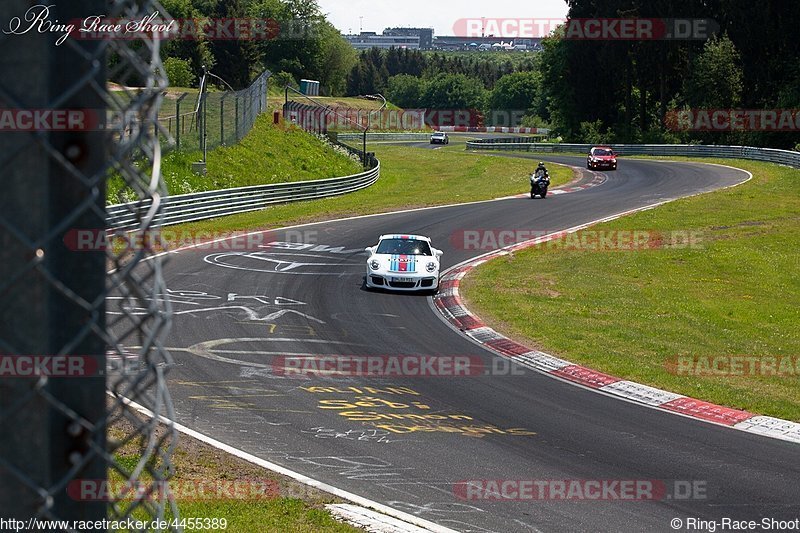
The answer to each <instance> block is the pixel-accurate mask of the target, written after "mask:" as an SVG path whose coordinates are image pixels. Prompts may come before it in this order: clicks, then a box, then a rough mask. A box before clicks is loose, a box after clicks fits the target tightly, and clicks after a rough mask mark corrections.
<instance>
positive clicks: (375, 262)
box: [369, 259, 381, 270]
mask: <svg viewBox="0 0 800 533" xmlns="http://www.w3.org/2000/svg"><path fill="white" fill-rule="evenodd" d="M369 267H370V268H371V269H372V270H378V269H379V268H380V267H381V264H380V262H379V261H378V260H377V259H373V260H372V261H370V262H369Z"/></svg>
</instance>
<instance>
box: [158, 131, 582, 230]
mask: <svg viewBox="0 0 800 533" xmlns="http://www.w3.org/2000/svg"><path fill="white" fill-rule="evenodd" d="M369 150H374V151H375V152H376V155H377V157H378V158H379V159H380V161H381V178H380V179H379V180H378V182H377V183H375V184H374V185H373V186H371V187H368V188H366V189H362V190H360V191H357V192H354V193H351V194H347V195H344V196H337V197H333V198H325V199H320V200H312V201H306V202H294V203H290V204H281V205H276V206H272V207H270V208H268V209H264V210H261V211H255V212H253V213H243V214H239V215H232V216H228V217H222V218H217V219H213V220H205V221H200V222H194V223H189V224H181V225H177V226H171V227H170V229H171V230H175V231H176V232H179V233H181V232H187V233H191V232H217V233H219V232H226V231H244V230H253V229H270V228H275V227H281V226H289V225H294V224H302V223H306V222H316V221H322V220H329V219H332V218H341V217H346V216H355V215H366V214H372V213H383V212H386V211H393V210H399V209H408V208H414V207H429V206H435V205H445V204H453V203H463V202H471V201H477V200H488V199H491V198H498V197H501V196H507V195H511V194H520V193H525V192H527V191H528V187H529V185H528V178H527V176H528V175H529V174H530V172H532V171H533V168H534V167H535V164H532V163H531V161H530V160H525V159H509V158H507V157H499V156H494V155H484V154H473V153H466V152H464V151H463V150H459V149H458V148H457V147H453V146H450V147H447V148H443V149H440V150H428V149H423V148H415V147H410V146H392V145H377V144H374V145H370V147H369ZM548 168H549V169H550V172H551V177H552V186H553V187H556V186H558V185H562V184H564V183H567V182H568V181H570V180H572V179H573V177H574V175H573V171H572V169H570V168H569V167H564V166H558V165H551V166H550V167H548Z"/></svg>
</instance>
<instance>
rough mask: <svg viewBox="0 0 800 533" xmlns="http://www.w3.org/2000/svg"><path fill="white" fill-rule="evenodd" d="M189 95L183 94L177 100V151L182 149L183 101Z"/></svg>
mask: <svg viewBox="0 0 800 533" xmlns="http://www.w3.org/2000/svg"><path fill="white" fill-rule="evenodd" d="M187 94H188V93H183V94H182V95H180V96H179V97H178V99H177V100H175V149H176V150H180V149H181V100H183V99H184V98H186V95H187Z"/></svg>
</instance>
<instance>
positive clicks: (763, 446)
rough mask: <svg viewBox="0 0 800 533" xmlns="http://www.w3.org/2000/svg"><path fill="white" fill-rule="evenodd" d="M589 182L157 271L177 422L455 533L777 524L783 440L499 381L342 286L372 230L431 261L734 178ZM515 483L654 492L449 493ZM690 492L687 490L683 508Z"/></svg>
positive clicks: (795, 460)
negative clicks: (326, 368)
mask: <svg viewBox="0 0 800 533" xmlns="http://www.w3.org/2000/svg"><path fill="white" fill-rule="evenodd" d="M539 157H541V156H539ZM548 160H549V161H555V162H562V163H568V164H573V165H581V164H582V163H583V162H584V161H585V159H583V158H580V157H568V156H563V157H549V158H548ZM607 176H608V180H607V181H606V182H605V183H604V184H603V185H601V186H597V187H594V188H590V189H587V190H583V191H580V192H575V193H571V194H563V195H557V196H551V197H548V198H547V199H545V200H539V199H537V200H530V199H528V198H511V199H506V200H500V201H490V202H483V203H475V204H469V205H461V206H453V207H444V208H436V209H426V210H419V211H413V212H406V213H395V214H386V215H380V216H372V217H365V218H357V219H352V220H343V221H334V222H325V223H320V224H316V225H311V226H305V227H302V228H296V229H288V230H281V231H276V232H272V233H270V234H269V235H267V236H265V237H264V238H263V241H262V246H261V247H259V248H255V249H254V250H245V251H241V250H233V251H229V250H224V249H222V250H209V249H203V250H198V249H189V250H183V251H180V252H179V253H176V254H172V255H170V258H169V261H168V262H167V264H166V266H165V268H164V273H165V278H166V284H167V287H169V290H170V293H171V298H172V300H173V304H172V305H173V309H174V312H175V317H174V321H173V327H172V332H171V334H170V335H169V337H168V339H167V342H166V344H167V345H168V346H169V347H170V349H171V351H172V354H173V356H174V358H175V360H176V363H177V366H176V367H175V368H174V369H173V370H172V371H171V372H170V374H169V383H170V390H171V393H172V396H173V400H174V403H175V409H176V413H177V421H178V422H180V423H182V424H184V425H186V426H189V427H191V428H193V429H195V430H197V431H199V432H201V433H203V434H206V435H208V436H211V437H214V438H216V439H218V440H221V441H223V442H225V443H227V444H230V445H232V446H235V447H237V448H239V449H241V450H244V451H246V452H249V453H251V454H254V455H256V456H258V457H261V458H264V459H267V460H270V461H273V462H275V463H278V464H280V465H283V466H285V467H287V468H290V469H292V470H295V471H298V472H301V473H303V474H306V475H308V476H310V477H313V478H316V479H318V480H321V481H324V482H327V483H330V484H332V485H334V486H337V487H340V488H342V489H345V490H348V491H351V492H353V493H356V494H359V495H362V496H365V497H368V498H371V499H373V500H375V501H378V502H381V503H384V504H386V505H389V506H392V507H394V508H396V509H398V510H401V511H405V512H408V513H411V514H414V515H417V516H420V517H422V518H425V519H427V520H430V521H433V522H436V523H438V524H441V525H444V526H447V527H451V528H453V529H456V530H459V531H520V532H526V531H672V530H673V529H672V528H671V527H670V520H671V519H673V518H676V517H678V518H682V519H686V518H689V517H693V518H698V519H706V520H709V519H711V520H720V519H722V518H723V517H729V518H733V519H752V520H760V519H761V518H763V517H774V518H782V519H790V518H791V519H794V518H797V517H798V515H799V514H800V507H799V504H798V502H799V501H800V483H798V481H799V480H800V468H798V464H800V446H798V445H796V444H792V443H788V442H782V441H777V440H771V439H768V438H765V437H760V436H756V435H751V434H747V433H743V432H739V431H735V430H732V429H728V428H724V427H720V426H715V425H711V424H708V423H704V422H701V421H696V420H692V419H688V418H685V417H681V416H677V415H672V414H669V413H665V412H660V411H656V410H653V409H649V408H647V407H643V406H641V405H636V404H632V403H628V402H625V401H621V400H619V399H614V398H611V397H608V396H605V395H602V394H598V393H596V392H592V391H588V390H586V389H583V388H580V387H577V386H574V385H571V384H568V383H565V382H562V381H558V380H555V379H553V378H550V377H547V376H544V375H541V374H538V373H536V372H534V371H531V370H528V369H522V368H514V369H513V371H511V370H512V369H509V368H508V366H507V365H506V363H505V362H504V361H503V360H500V359H499V358H498V357H497V356H495V355H493V354H491V353H489V352H487V351H485V350H483V349H482V348H480V347H478V346H476V345H475V344H473V343H472V342H470V341H468V340H467V339H466V338H464V337H463V336H462V335H460V334H459V333H458V332H456V331H454V330H452V329H451V328H450V327H449V326H448V325H447V324H445V323H444V322H443V321H442V320H440V319H439V317H437V315H436V312H435V311H434V310H433V309H432V307H431V305H430V302H429V298H428V297H427V296H424V295H410V294H391V293H384V292H367V291H365V290H364V289H363V287H362V280H363V275H364V262H365V258H366V254H365V253H364V251H363V249H364V247H365V246H370V245H373V244H375V242H376V241H377V237H378V236H379V235H380V234H383V233H419V234H424V235H428V236H430V237H431V238H432V239H433V243H434V245H435V246H436V247H439V248H441V249H443V250H444V257H443V265H444V266H445V267H447V266H451V265H454V264H456V263H458V262H460V261H462V260H465V259H467V258H469V257H473V256H475V255H478V254H479V253H481V251H480V250H479V251H476V250H469V249H465V246H463V245H462V243H463V239H461V238H460V235H462V233H461V232H463V231H465V230H494V231H499V230H524V231H542V230H547V231H558V230H562V229H565V228H568V227H572V226H575V225H577V224H581V223H585V222H589V221H592V220H595V219H598V218H601V217H605V216H608V215H613V214H615V213H618V212H622V211H625V210H629V209H633V208H637V207H642V206H645V205H649V204H652V203H655V202H658V201H662V200H667V199H671V198H676V197H681V196H685V195H689V194H695V193H699V192H706V191H712V190H715V189H718V188H720V187H724V186H729V185H734V184H736V183H739V182H741V181H743V180H745V179H746V178H747V175H746V174H745V173H744V172H741V171H737V170H734V169H730V168H724V167H720V166H709V165H701V164H694V163H664V162H654V161H645V160H625V161H623V162H622V163H621V164H620V169H619V170H618V171H616V172H609V173H607ZM526 185H527V184H525V183H521V184H520V193H524V192H525V188H526ZM298 241H302V242H303V243H304V245H298V244H297V243H298ZM272 242H292V243H294V244H293V245H292V246H286V245H271V244H269V243H272ZM315 247H319V248H317V249H316V250H315V249H313V248H315ZM601 274H602V273H598V275H601ZM292 354H310V355H325V354H336V355H382V356H394V355H426V356H434V355H436V356H469V357H472V358H477V359H473V361H476V360H479V361H481V362H482V363H483V364H484V365H485V366H486V368H489V369H493V371H492V372H489V373H488V375H486V374H484V375H480V376H450V377H380V378H378V377H355V376H353V377H346V378H345V377H338V376H337V377H321V376H313V377H305V378H301V377H286V376H283V375H281V373H280V367H281V364H282V363H281V361H282V359H281V356H283V355H292ZM431 415H433V416H431ZM533 479H536V480H640V481H643V480H653V483H654V487H656V489H657V492H658V490H660V489H659V488H660V487H664V488H665V490H666V491H667V494H665V495H660V494H656V495H655V499H654V500H648V501H620V500H615V499H603V500H601V501H594V500H592V501H563V500H559V499H547V500H538V499H522V500H514V501H491V500H486V499H480V498H475V497H473V495H472V493H470V494H469V497H468V498H464V496H466V495H467V494H466V493H465V492H464V491H463V490H461V489H460V488H459V487H461V488H463V486H462V485H458V484H457V483H458V482H459V481H464V480H533ZM691 484H694V485H693V486H694V487H695V489H698V490H699V491H700V492H698V490H695V492H694V494H693V495H692V497H691V498H683V497H682V496H684V495H685V494H684V492H685V491H682V489H683V488H685V487H686V486H687V485H691ZM583 486H584V487H585V485H583ZM681 530H684V529H681Z"/></svg>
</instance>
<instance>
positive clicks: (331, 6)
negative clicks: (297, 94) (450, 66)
mask: <svg viewBox="0 0 800 533" xmlns="http://www.w3.org/2000/svg"><path fill="white" fill-rule="evenodd" d="M317 1H318V3H319V6H320V8H321V9H322V12H323V13H325V14H326V15H327V17H328V20H329V21H330V22H331V23H332V24H333V25H334V26H336V28H338V29H339V31H341V32H343V33H350V31H352V32H353V33H358V31H359V25H360V24H362V22H361V20H360V19H359V17H364V18H363V30H364V31H374V32H378V33H380V32H381V31H383V29H384V28H391V27H395V26H411V27H421V28H429V27H432V28H433V29H434V34H435V35H455V34H456V33H457V32H456V31H454V27H455V26H456V23H457V21H458V20H460V19H467V18H469V19H480V18H481V17H485V18H487V19H495V20H496V19H503V18H517V19H520V18H521V19H563V18H565V17H566V16H567V3H566V2H565V1H564V0H528V1H523V0H317Z"/></svg>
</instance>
